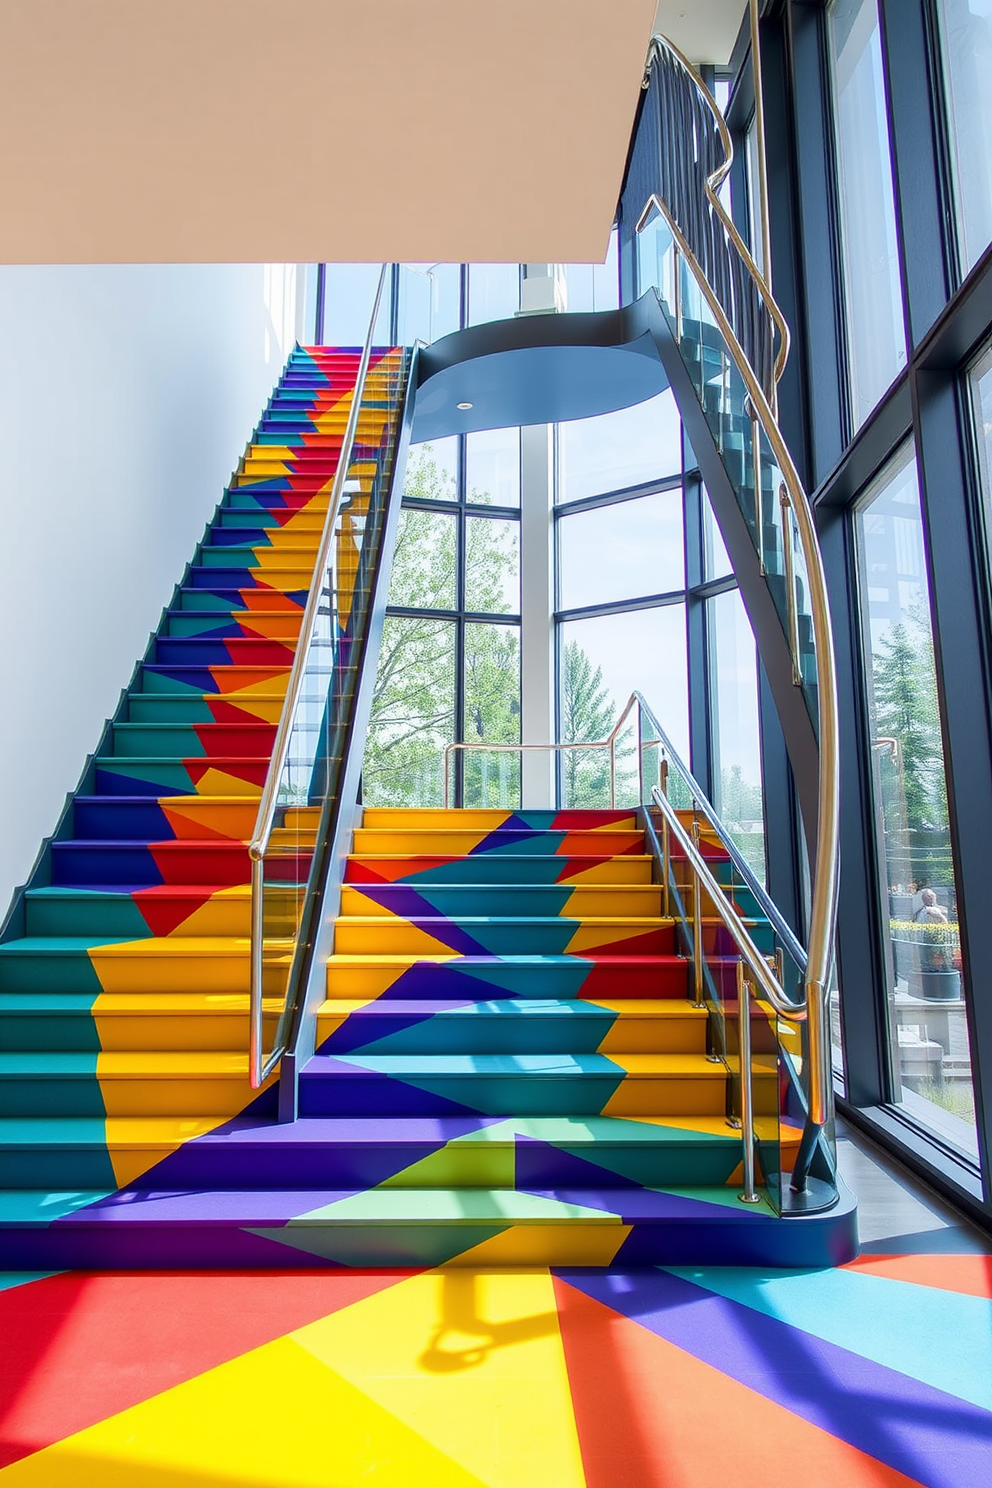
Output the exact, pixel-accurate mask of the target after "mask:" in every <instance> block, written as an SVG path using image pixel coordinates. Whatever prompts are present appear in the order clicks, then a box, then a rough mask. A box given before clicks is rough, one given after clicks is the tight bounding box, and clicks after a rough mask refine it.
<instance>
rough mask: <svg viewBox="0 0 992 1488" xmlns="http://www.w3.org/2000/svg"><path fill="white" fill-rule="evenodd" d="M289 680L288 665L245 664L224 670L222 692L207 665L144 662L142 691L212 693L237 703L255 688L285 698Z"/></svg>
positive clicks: (219, 698) (141, 682)
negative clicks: (243, 694) (189, 665)
mask: <svg viewBox="0 0 992 1488" xmlns="http://www.w3.org/2000/svg"><path fill="white" fill-rule="evenodd" d="M288 681H289V668H288V667H241V666H237V667H236V666H230V667H226V668H225V669H224V689H223V691H221V690H220V689H219V688H218V686H217V682H216V679H215V678H214V677H213V676H212V675H211V673H210V671H209V669H208V668H205V667H187V668H183V667H159V666H158V664H157V663H156V662H143V663H142V666H141V681H140V688H139V691H141V692H146V693H147V692H150V693H163V692H168V693H177V692H178V693H182V692H184V691H188V692H190V693H191V694H195V695H199V696H201V697H202V695H203V694H204V693H207V694H210V695H211V698H212V700H216V701H218V702H220V701H224V700H227V701H228V702H231V703H234V704H235V705H237V703H238V697H237V694H238V693H239V692H248V693H249V695H250V693H251V692H252V691H257V692H264V693H269V694H278V695H279V696H280V697H282V696H283V695H284V694H285V692H286V685H287V683H288Z"/></svg>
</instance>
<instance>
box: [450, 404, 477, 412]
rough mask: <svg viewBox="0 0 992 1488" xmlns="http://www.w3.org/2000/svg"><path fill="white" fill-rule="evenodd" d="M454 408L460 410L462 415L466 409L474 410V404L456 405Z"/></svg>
mask: <svg viewBox="0 0 992 1488" xmlns="http://www.w3.org/2000/svg"><path fill="white" fill-rule="evenodd" d="M455 407H456V408H460V409H461V410H462V412H463V413H464V412H465V410H466V409H467V408H474V407H475V404H474V403H456V404H455Z"/></svg>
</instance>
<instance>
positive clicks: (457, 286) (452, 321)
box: [398, 263, 462, 346]
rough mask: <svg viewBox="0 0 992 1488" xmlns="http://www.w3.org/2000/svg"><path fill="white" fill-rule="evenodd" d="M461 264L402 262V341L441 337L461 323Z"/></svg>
mask: <svg viewBox="0 0 992 1488" xmlns="http://www.w3.org/2000/svg"><path fill="white" fill-rule="evenodd" d="M461 281H462V270H461V264H449V263H437V264H400V271H399V291H398V306H399V331H398V339H399V341H400V343H401V344H402V345H405V346H410V345H412V344H413V342H414V341H415V340H417V339H419V340H421V341H426V342H427V343H428V344H430V342H431V341H438V340H439V339H440V338H441V337H442V336H447V335H449V334H450V332H452V331H457V330H458V327H459V325H460V324H461V299H462V295H461Z"/></svg>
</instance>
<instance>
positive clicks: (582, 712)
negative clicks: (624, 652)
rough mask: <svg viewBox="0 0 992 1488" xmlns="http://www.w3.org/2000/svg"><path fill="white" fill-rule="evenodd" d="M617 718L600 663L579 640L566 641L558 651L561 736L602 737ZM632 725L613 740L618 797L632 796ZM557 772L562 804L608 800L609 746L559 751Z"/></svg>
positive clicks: (567, 740) (576, 739)
mask: <svg viewBox="0 0 992 1488" xmlns="http://www.w3.org/2000/svg"><path fill="white" fill-rule="evenodd" d="M615 722H616V704H615V703H614V701H613V697H612V694H611V693H610V690H609V688H608V687H607V686H606V684H605V682H604V681H603V669H602V667H594V666H593V664H592V661H591V660H590V658H589V656H588V655H587V654H586V652H585V651H583V649H582V647H581V646H580V645H579V643H578V641H568V642H566V644H565V645H564V646H563V647H562V652H561V741H562V743H563V744H572V743H587V742H591V741H593V740H597V739H605V738H606V737H607V735H608V734H610V733H611V731H612V729H613V726H614V723H615ZM632 738H633V730H631V731H629V732H627V731H625V732H624V733H623V734H622V735H621V736H620V738H619V739H618V740H617V750H616V759H617V779H616V791H617V802H618V803H620V802H627V801H633V800H634V798H635V797H636V794H637V791H636V786H635V780H636V774H635V771H634V770H632V769H631V768H630V765H629V761H630V760H631V757H632V755H633V752H634V751H633V749H632V748H631V740H632ZM562 761H563V763H562V774H563V786H564V801H565V805H566V806H572V807H580V806H588V807H592V806H608V805H609V804H610V752H609V750H608V749H566V750H563V751H562Z"/></svg>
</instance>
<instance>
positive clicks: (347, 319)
mask: <svg viewBox="0 0 992 1488" xmlns="http://www.w3.org/2000/svg"><path fill="white" fill-rule="evenodd" d="M381 267H382V266H381V264H368V263H361V264H345V263H329V264H327V265H325V268H324V275H325V277H324V330H323V337H322V341H323V344H324V345H325V346H354V347H357V348H361V347H362V346H364V344H365V337H366V336H367V335H368V329H369V316H370V315H371V313H372V302H373V300H374V299H375V291H376V285H377V284H378V283H379V273H380V270H381ZM389 299H390V291H389V281H388V279H387V281H386V284H385V287H384V288H383V291H382V299H381V301H380V303H379V316H378V319H377V321H376V328H375V338H374V339H375V342H376V345H378V346H388V345H389V344H390V342H391V341H392V335H391V334H390V330H389V316H390V308H389Z"/></svg>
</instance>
